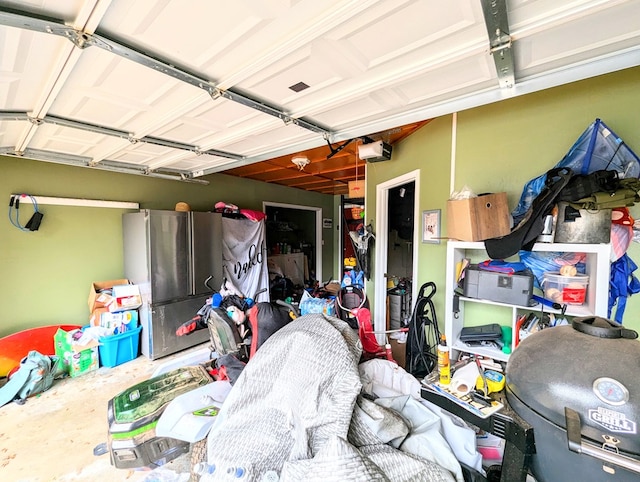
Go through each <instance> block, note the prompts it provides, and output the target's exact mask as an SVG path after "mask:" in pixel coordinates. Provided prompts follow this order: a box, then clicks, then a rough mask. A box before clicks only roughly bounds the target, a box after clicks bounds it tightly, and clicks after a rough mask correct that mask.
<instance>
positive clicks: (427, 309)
mask: <svg viewBox="0 0 640 482" xmlns="http://www.w3.org/2000/svg"><path fill="white" fill-rule="evenodd" d="M428 288H430V289H431V291H430V292H429V293H428V294H427V295H425V291H426V290H427V289H428ZM435 293H436V285H435V283H433V282H428V283H425V284H423V285H422V287H421V288H420V292H419V294H418V298H417V299H416V304H415V307H414V310H413V313H412V315H411V319H410V321H409V333H408V335H407V353H406V355H407V356H406V358H407V361H406V367H407V368H406V369H407V372H409V373H410V374H412V375H413V376H415V377H416V378H423V377H425V376H427V375H428V374H429V372H431V371H432V370H433V369H434V368H435V367H436V365H437V360H438V355H437V351H436V350H437V346H438V342H439V340H440V330H439V329H438V320H437V318H436V310H435V306H434V304H433V301H432V299H433V295H434V294H435Z"/></svg>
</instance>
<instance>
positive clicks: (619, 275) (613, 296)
mask: <svg viewBox="0 0 640 482" xmlns="http://www.w3.org/2000/svg"><path fill="white" fill-rule="evenodd" d="M636 269H638V267H637V266H636V264H635V263H634V262H633V260H632V259H631V258H629V256H627V254H626V253H625V254H624V255H622V256H621V257H620V258H619V259H618V260H617V261H614V262H613V263H611V281H610V283H609V309H608V311H607V318H609V319H614V320H615V321H616V322H618V323H620V324H622V316H623V315H624V309H625V307H626V305H627V298H628V297H629V296H631V295H633V294H635V293H638V292H640V281H639V280H638V278H636V277H635V276H634V274H633V272H634V271H635V270H636ZM614 307H616V314H615V318H611V314H612V311H613V308H614Z"/></svg>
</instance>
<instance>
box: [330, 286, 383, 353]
mask: <svg viewBox="0 0 640 482" xmlns="http://www.w3.org/2000/svg"><path fill="white" fill-rule="evenodd" d="M336 304H337V305H338V308H339V312H338V315H339V318H340V319H341V320H343V321H346V322H347V323H348V324H349V326H350V327H351V328H353V329H354V330H358V337H359V338H360V342H361V343H362V356H363V358H365V359H367V360H368V359H371V358H386V359H387V360H389V361H393V362H395V360H394V359H393V354H392V353H391V345H390V344H389V343H386V344H385V346H380V345H379V344H378V340H377V339H376V332H374V331H373V326H372V325H371V311H370V310H369V300H368V299H367V296H366V295H365V294H364V292H363V291H362V288H360V287H359V286H355V285H347V286H343V287H342V288H341V289H340V291H338V294H337V296H336ZM384 333H385V334H386V333H387V332H384Z"/></svg>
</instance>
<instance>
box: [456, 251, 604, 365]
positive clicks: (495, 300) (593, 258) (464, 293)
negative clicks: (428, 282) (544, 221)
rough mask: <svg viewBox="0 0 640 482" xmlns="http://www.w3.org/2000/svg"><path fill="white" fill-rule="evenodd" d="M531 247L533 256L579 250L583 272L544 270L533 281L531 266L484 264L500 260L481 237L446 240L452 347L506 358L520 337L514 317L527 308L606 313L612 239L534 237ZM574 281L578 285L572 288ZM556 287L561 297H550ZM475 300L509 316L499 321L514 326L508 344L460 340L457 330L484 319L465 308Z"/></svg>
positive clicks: (562, 313) (561, 314)
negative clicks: (490, 255)
mask: <svg viewBox="0 0 640 482" xmlns="http://www.w3.org/2000/svg"><path fill="white" fill-rule="evenodd" d="M531 253H532V256H535V255H538V254H540V253H542V254H544V255H545V256H546V255H552V256H555V255H557V256H569V255H570V256H580V257H581V259H582V260H583V262H582V265H583V268H582V269H583V272H582V274H579V273H578V274H577V275H574V276H573V277H568V276H562V275H561V274H560V273H553V272H545V273H544V279H542V280H541V281H540V282H537V279H536V278H535V277H534V275H533V274H531V273H530V272H529V271H527V272H524V271H523V272H511V273H506V272H500V269H501V268H504V269H507V267H508V265H509V263H510V262H509V261H506V262H504V263H505V266H502V265H500V266H497V267H491V266H487V267H485V266H484V265H487V264H489V263H490V264H500V263H503V262H502V261H494V260H491V261H488V260H487V258H488V254H487V251H486V247H485V244H484V243H482V242H471V241H449V242H448V243H447V267H448V268H447V280H446V283H447V284H446V299H445V300H446V301H445V303H446V307H445V334H446V337H447V340H449V341H450V344H451V347H452V348H453V349H454V350H456V351H457V352H465V351H466V352H471V353H477V354H481V355H483V356H489V357H492V358H495V359H497V360H501V361H507V360H508V359H509V356H510V354H511V353H512V352H513V350H515V349H516V347H517V344H518V342H519V340H520V339H521V337H520V336H519V335H520V328H521V325H518V323H519V322H522V321H524V319H526V318H527V316H529V315H530V314H531V313H534V314H537V315H538V317H539V318H542V317H544V316H547V315H548V314H552V316H553V318H552V319H553V320H556V319H557V320H558V322H564V321H563V320H565V319H566V318H565V317H567V316H568V317H584V316H590V315H597V316H606V310H607V306H608V298H607V293H608V283H609V270H610V264H609V259H610V253H611V246H610V244H606V243H603V244H576V243H536V244H535V245H534V246H533V249H532V251H531ZM511 264H513V265H515V264H523V263H519V262H513V263H511ZM578 283H579V284H580V287H579V288H580V289H579V290H578V289H577V288H576V289H574V285H576V284H578ZM556 292H557V293H559V294H560V293H561V294H562V296H563V298H561V299H558V301H560V302H556V301H554V300H552V299H550V298H551V296H553V294H554V293H556ZM574 295H576V296H577V295H580V296H579V299H577V298H575V297H574V298H571V297H570V296H574ZM474 306H484V307H495V309H496V310H502V311H501V313H502V314H503V318H505V317H508V322H505V321H506V320H502V321H501V324H502V325H504V326H506V327H508V328H510V329H511V332H512V336H511V337H510V338H509V340H508V342H507V343H508V346H506V347H505V346H501V345H499V344H494V343H493V342H491V343H489V342H485V343H476V344H469V343H465V342H464V341H462V340H460V333H461V331H462V330H463V329H464V328H465V327H466V326H473V325H479V324H484V322H483V321H482V320H479V321H478V320H477V317H475V318H474V317H473V316H467V315H468V313H466V311H469V312H471V311H470V310H471V309H472V308H473V307H474ZM504 310H506V311H504ZM476 311H477V310H476ZM493 314H496V315H499V314H500V312H495V311H492V316H493ZM550 326H553V324H552V325H550ZM525 335H526V333H525Z"/></svg>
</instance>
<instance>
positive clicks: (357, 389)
mask: <svg viewBox="0 0 640 482" xmlns="http://www.w3.org/2000/svg"><path fill="white" fill-rule="evenodd" d="M360 355H361V344H360V342H359V339H358V336H357V334H356V333H355V332H354V330H353V329H351V328H350V327H349V326H348V325H347V323H345V322H344V321H342V320H340V319H338V318H333V317H327V316H324V315H321V314H310V315H305V316H301V317H299V318H297V319H296V320H294V321H293V322H291V323H290V324H288V325H287V326H285V327H284V328H282V329H281V330H280V331H278V332H277V333H275V334H274V335H273V336H271V337H270V338H269V339H268V340H267V341H266V342H265V343H264V345H262V347H261V348H260V350H259V351H258V352H257V353H256V354H255V356H254V357H253V358H252V359H251V361H250V362H249V363H248V364H247V365H246V367H245V368H244V370H243V372H242V374H241V375H240V377H239V378H238V380H237V382H236V383H235V384H234V386H233V389H232V390H231V392H230V393H229V395H228V397H227V399H226V400H225V402H224V405H223V407H222V409H221V411H220V414H219V415H218V417H217V421H216V423H215V425H214V426H213V428H212V429H211V431H210V433H209V436H208V442H207V445H208V449H207V450H208V451H207V461H208V463H209V465H210V467H211V469H212V473H211V474H207V475H206V476H203V477H202V478H201V481H202V482H204V481H213V480H236V481H237V480H251V481H262V480H264V481H278V480H280V481H293V480H295V481H302V480H304V481H313V480H318V481H320V480H322V481H331V480H335V481H376V480H379V481H386V480H389V481H394V482H396V481H434V482H440V481H442V482H455V481H456V480H458V482H460V481H461V480H462V479H461V475H460V467H459V464H457V462H456V461H455V457H454V456H453V454H452V453H451V451H450V449H448V446H446V442H444V440H443V442H444V446H446V447H445V448H444V449H443V448H442V447H441V448H439V449H436V450H435V452H436V453H437V454H436V455H434V451H431V450H430V449H428V448H427V449H426V450H422V449H420V450H422V453H420V450H418V453H409V452H408V451H405V450H406V449H407V448H403V445H406V446H407V447H411V446H412V445H413V446H416V447H417V446H422V445H423V444H415V443H414V444H411V443H408V441H410V440H411V436H412V433H413V432H415V429H416V428H417V427H412V422H411V415H409V417H407V413H409V414H411V412H412V411H413V412H415V407H413V405H412V402H411V401H410V400H409V399H411V397H409V396H405V397H403V398H400V399H398V398H397V397H396V400H395V401H394V402H390V401H389V400H391V399H387V401H386V402H385V401H384V399H379V400H375V401H372V400H371V398H373V397H368V396H367V394H366V392H364V391H363V390H362V388H363V385H362V382H361V374H360V372H359V365H358V363H359V361H360ZM402 400H404V402H403V401H402ZM376 402H377V403H376ZM380 402H382V403H380ZM389 404H391V405H394V406H390V405H389ZM384 405H387V406H384ZM411 407H413V408H411ZM404 408H409V411H408V412H407V411H404V410H403V409H404ZM427 445H429V444H427ZM410 451H412V452H416V451H415V450H410ZM443 453H444V455H443ZM443 461H444V463H443Z"/></svg>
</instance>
